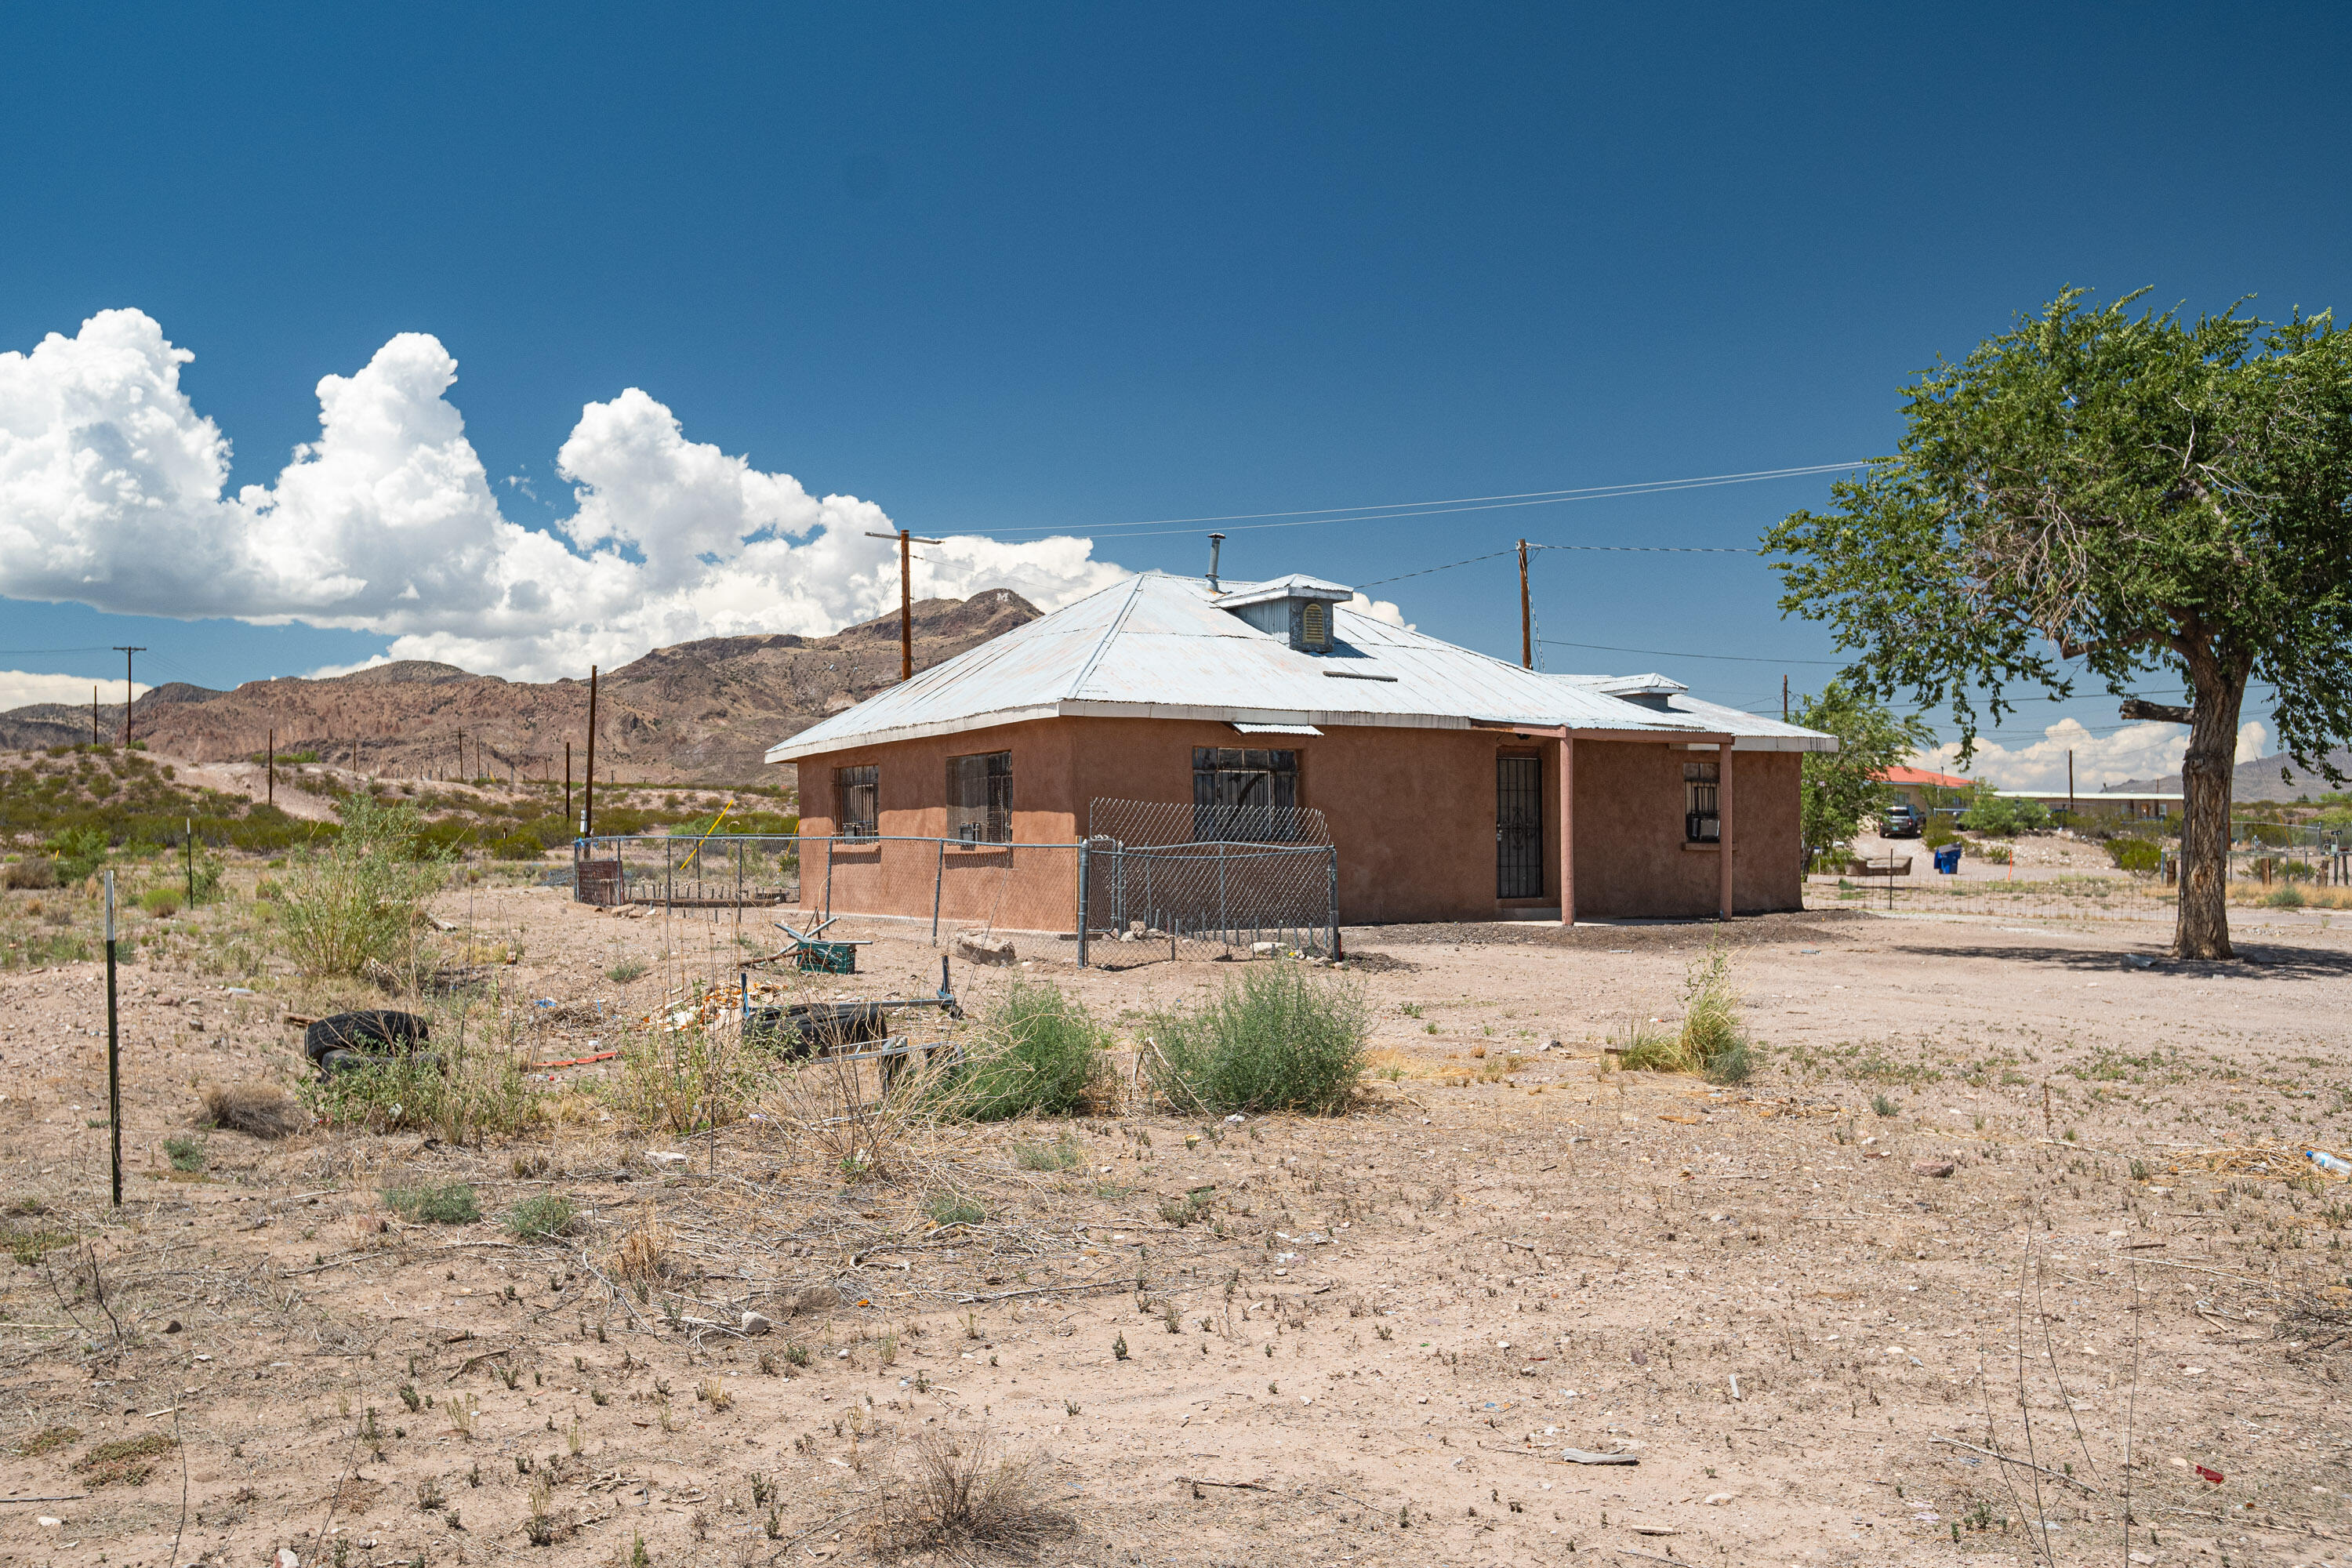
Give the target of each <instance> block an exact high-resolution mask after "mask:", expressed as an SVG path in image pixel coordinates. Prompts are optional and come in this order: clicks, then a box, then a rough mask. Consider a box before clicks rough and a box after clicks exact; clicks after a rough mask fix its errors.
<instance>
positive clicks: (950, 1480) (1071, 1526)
mask: <svg viewBox="0 0 2352 1568" xmlns="http://www.w3.org/2000/svg"><path fill="white" fill-rule="evenodd" d="M1120 1348H1121V1349H1124V1348H1125V1347H1124V1343H1123V1342H1122V1344H1121V1347H1120ZM1049 1487H1050V1483H1049V1481H1048V1479H1047V1478H1046V1477H1045V1474H1044V1472H1043V1471H1042V1469H1041V1468H1039V1467H1038V1466H1037V1465H1035V1464H1034V1462H1032V1461H1030V1460H1028V1459H1025V1458H1008V1457H1006V1456H1005V1455H1003V1453H1002V1451H1001V1450H999V1448H998V1447H997V1446H996V1443H995V1441H994V1440H993V1439H992V1438H991V1437H990V1436H987V1435H986V1434H983V1433H970V1432H967V1433H962V1434H957V1435H950V1434H948V1433H945V1432H926V1433H923V1434H922V1435H921V1436H918V1437H917V1438H916V1439H915V1440H914V1442H913V1443H912V1444H911V1445H910V1446H909V1448H908V1458H907V1465H906V1468H905V1470H904V1471H902V1472H901V1473H900V1474H899V1475H898V1476H896V1477H894V1478H893V1479H892V1480H891V1482H890V1484H888V1485H887V1486H886V1487H884V1488H883V1489H882V1493H881V1496H880V1498H879V1500H877V1504H876V1514H877V1520H876V1523H875V1527H874V1536H875V1540H874V1545H875V1547H876V1549H877V1552H878V1553H879V1554H880V1555H882V1556H883V1557H885V1558H890V1557H897V1556H900V1555H903V1554H907V1553H912V1552H925V1553H936V1552H947V1553H948V1554H950V1556H952V1557H953V1558H955V1559H957V1560H959V1561H962V1562H971V1560H972V1559H973V1556H974V1552H973V1549H974V1548H983V1549H990V1550H993V1551H995V1552H1003V1553H1004V1554H1006V1555H1008V1556H1012V1557H1016V1558H1024V1559H1025V1558H1031V1557H1034V1556H1036V1555H1037V1554H1038V1552H1040V1551H1042V1550H1043V1549H1044V1547H1045V1544H1046V1542H1049V1541H1053V1540H1056V1539H1060V1538H1062V1537H1066V1536H1067V1535H1069V1534H1071V1533H1072V1532H1073V1531H1076V1528H1077V1525H1076V1521H1074V1520H1073V1519H1072V1518H1071V1517H1070V1516H1069V1515H1068V1514H1067V1513H1065V1512H1063V1511H1062V1510H1060V1509H1059V1508H1057V1507H1055V1505H1054V1502H1053V1500H1052V1498H1051V1497H1050V1495H1049Z"/></svg>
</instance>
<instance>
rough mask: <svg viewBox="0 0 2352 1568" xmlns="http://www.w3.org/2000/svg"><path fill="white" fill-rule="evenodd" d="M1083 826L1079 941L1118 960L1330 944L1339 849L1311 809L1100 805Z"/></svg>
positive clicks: (1329, 947) (1322, 948)
mask: <svg viewBox="0 0 2352 1568" xmlns="http://www.w3.org/2000/svg"><path fill="white" fill-rule="evenodd" d="M1085 897H1086V908H1087V920H1086V925H1087V932H1088V936H1089V938H1090V939H1091V940H1092V941H1097V942H1100V941H1108V942H1117V943H1118V944H1119V952H1120V954H1121V955H1122V956H1124V955H1126V953H1127V952H1129V950H1130V949H1132V950H1133V951H1134V954H1135V956H1137V957H1144V956H1149V955H1150V953H1151V952H1154V951H1155V950H1157V949H1158V948H1160V946H1161V945H1162V944H1165V947H1166V951H1167V953H1168V956H1170V957H1171V958H1174V957H1180V956H1183V955H1185V954H1187V953H1188V952H1189V953H1190V954H1191V955H1192V956H1194V957H1208V956H1213V955H1214V954H1215V953H1217V952H1232V951H1234V950H1236V949H1239V950H1242V951H1244V952H1246V951H1248V950H1249V949H1251V948H1252V947H1254V946H1255V945H1256V944H1257V943H1260V942H1272V943H1274V944H1275V946H1276V948H1277V949H1279V950H1281V951H1284V952H1306V953H1312V954H1318V955H1328V954H1329V953H1332V952H1335V951H1336V950H1337V948H1338V946H1339V851H1338V850H1337V849H1336V848H1334V847H1332V844H1331V832H1330V828H1329V826H1328V825H1327V824H1326V823H1325V822H1324V820H1323V814H1322V813H1321V812H1319V811H1314V810H1310V809H1307V808H1306V807H1301V806H1273V805H1264V806H1250V807H1243V808H1236V807H1233V806H1225V805H1190V804H1184V803H1179V802H1171V801H1139V800H1097V801H1096V802H1095V803H1094V804H1093V805H1092V807H1091V808H1090V809H1089V811H1088V813H1087V856H1086V893H1085ZM1102 956H1108V955H1107V954H1106V955H1102Z"/></svg>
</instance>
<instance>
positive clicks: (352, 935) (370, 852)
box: [278, 795, 443, 974]
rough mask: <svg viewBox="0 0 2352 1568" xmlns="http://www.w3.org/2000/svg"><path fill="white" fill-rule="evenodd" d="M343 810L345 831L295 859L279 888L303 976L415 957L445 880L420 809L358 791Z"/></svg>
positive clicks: (281, 928)
mask: <svg viewBox="0 0 2352 1568" xmlns="http://www.w3.org/2000/svg"><path fill="white" fill-rule="evenodd" d="M338 809H339V810H340V811H341V813H342V819H343V820H342V831H341V833H339V834H337V835H336V836H335V838H334V841H333V843H332V844H331V846H330V847H328V848H327V849H325V850H324V851H323V852H321V851H317V850H313V851H311V852H310V853H308V854H305V855H303V856H302V857H301V858H299V859H298V860H296V861H295V863H294V867H293V869H292V871H291V873H290V874H289V876H288V878H287V879H286V883H285V886H284V888H283V889H282V890H281V892H280V893H279V900H280V901H281V903H282V904H283V906H284V911H283V913H281V914H280V915H279V917H278V932H279V935H280V938H281V940H282V941H283V942H285V944H286V949H287V952H288V954H289V956H290V957H291V958H292V959H293V960H294V963H295V966H296V967H297V968H299V969H300V970H301V971H302V973H305V974H357V973H361V972H362V970H364V969H365V968H366V967H367V966H368V965H369V964H370V963H383V964H390V963H394V962H395V961H397V960H399V959H402V958H404V957H407V956H410V955H411V954H412V953H413V943H414V942H415V932H416V929H417V926H418V925H419V923H420V922H421V921H423V920H424V918H425V899H426V898H428V897H429V896H431V894H432V893H433V891H434V889H436V888H438V887H440V885H441V879H442V870H443V868H442V864H441V858H440V857H438V856H437V855H434V854H432V853H431V852H429V851H425V850H423V849H422V847H421V846H420V842H419V838H420V832H421V826H420V824H419V821H418V818H417V815H416V811H415V807H413V806H406V805H382V804H380V803H378V802H376V801H374V800H373V799H371V798H369V797H368V796H366V795H351V796H349V797H347V798H345V799H344V800H343V801H342V802H341V805H340V806H339V807H338Z"/></svg>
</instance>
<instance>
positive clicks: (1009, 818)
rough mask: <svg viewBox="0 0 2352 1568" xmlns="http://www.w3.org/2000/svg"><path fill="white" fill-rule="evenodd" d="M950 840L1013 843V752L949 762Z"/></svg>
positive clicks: (956, 759)
mask: <svg viewBox="0 0 2352 1568" xmlns="http://www.w3.org/2000/svg"><path fill="white" fill-rule="evenodd" d="M948 837H950V838H961V839H962V840H963V841H964V842H965V843H967V844H1010V843H1012V842H1013V753H1012V752H982V753H981V754H980V755H979V756H976V757H950V758H949V759H948Z"/></svg>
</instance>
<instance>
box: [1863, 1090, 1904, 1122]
mask: <svg viewBox="0 0 2352 1568" xmlns="http://www.w3.org/2000/svg"><path fill="white" fill-rule="evenodd" d="M1870 1109H1871V1110H1874V1111H1876V1112H1877V1113H1878V1114H1879V1115H1881V1116H1896V1115H1900V1114H1901V1113H1902V1110H1903V1108H1902V1107H1901V1106H1899V1105H1897V1104H1895V1101H1893V1100H1889V1099H1888V1098H1887V1097H1886V1095H1885V1092H1884V1091H1881V1092H1880V1093H1877V1094H1874V1095H1872V1096H1871V1097H1870Z"/></svg>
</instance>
